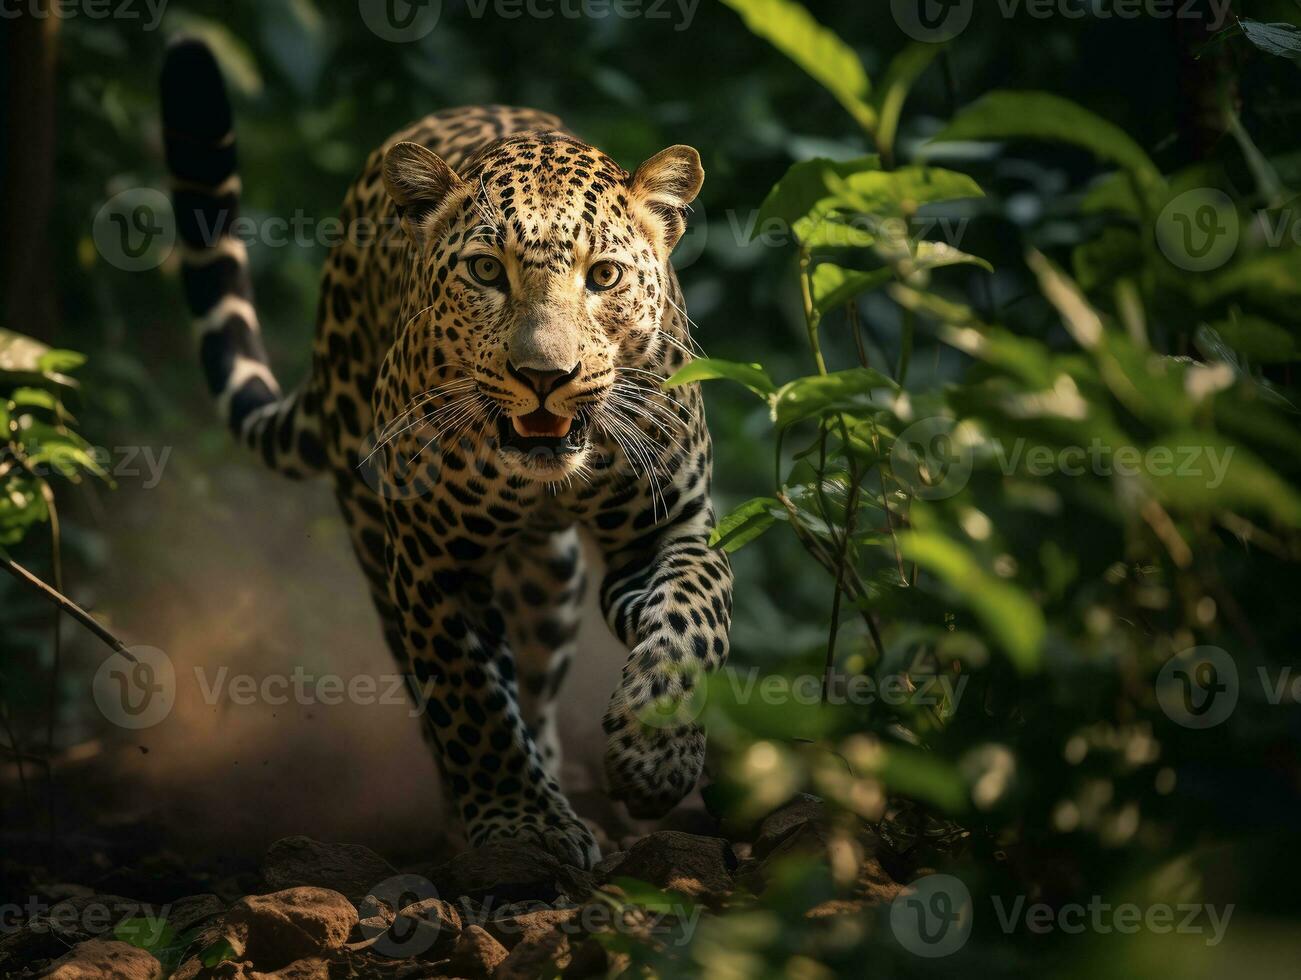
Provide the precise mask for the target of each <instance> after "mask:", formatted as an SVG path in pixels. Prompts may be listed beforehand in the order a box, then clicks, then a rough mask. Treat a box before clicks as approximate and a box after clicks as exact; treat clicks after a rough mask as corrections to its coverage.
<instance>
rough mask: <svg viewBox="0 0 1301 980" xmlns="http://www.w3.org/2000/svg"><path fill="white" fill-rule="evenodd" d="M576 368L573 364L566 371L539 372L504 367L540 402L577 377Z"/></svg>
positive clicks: (511, 366)
mask: <svg viewBox="0 0 1301 980" xmlns="http://www.w3.org/2000/svg"><path fill="white" fill-rule="evenodd" d="M578 367H579V366H578V365H577V364H575V365H574V366H573V367H572V368H570V369H569V370H568V371H540V370H538V369H537V368H519V367H516V366H515V365H514V364H507V365H506V369H507V370H508V371H510V373H511V376H512V377H513V378H515V380H516V381H519V382H520V383H521V384H523V385H525V386H526V387H529V388H532V389H533V390H534V391H535V392H536V393H537V396H538V398H539V399H541V400H542V401H546V398H547V396H548V395H549V394H551V393H552V392H553V391H555V390H556V389H557V388H563V387H564V386H565V385H567V384H569V382H571V381H573V380H574V379H575V378H576V377H578Z"/></svg>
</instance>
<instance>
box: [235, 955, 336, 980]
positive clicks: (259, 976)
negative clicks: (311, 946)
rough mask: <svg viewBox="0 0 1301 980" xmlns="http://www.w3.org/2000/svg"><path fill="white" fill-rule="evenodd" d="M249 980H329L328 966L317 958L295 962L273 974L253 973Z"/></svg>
mask: <svg viewBox="0 0 1301 980" xmlns="http://www.w3.org/2000/svg"><path fill="white" fill-rule="evenodd" d="M250 980H330V964H329V962H328V961H326V960H323V959H321V958H320V957H319V956H311V957H308V958H307V959H304V960H295V961H294V962H293V963H290V964H289V965H288V966H286V967H284V968H283V969H280V970H276V972H275V973H253V974H251V975H250Z"/></svg>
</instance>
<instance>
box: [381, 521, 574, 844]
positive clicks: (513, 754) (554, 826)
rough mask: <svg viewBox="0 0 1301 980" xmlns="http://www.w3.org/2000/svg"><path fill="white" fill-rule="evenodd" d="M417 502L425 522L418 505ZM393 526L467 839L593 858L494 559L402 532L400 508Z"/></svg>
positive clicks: (402, 595)
mask: <svg viewBox="0 0 1301 980" xmlns="http://www.w3.org/2000/svg"><path fill="white" fill-rule="evenodd" d="M412 510H413V519H414V520H415V522H416V523H417V524H420V523H422V519H423V517H424V515H422V514H420V513H419V507H418V506H417V507H414V508H412ZM386 525H387V531H388V546H387V564H388V569H389V583H390V589H391V593H392V597H393V604H394V607H395V608H396V609H397V616H398V631H399V637H400V642H401V644H402V647H403V649H404V650H405V651H406V653H407V657H408V659H409V662H410V665H411V671H412V673H413V674H414V677H415V680H416V682H417V685H418V697H419V699H420V703H421V705H422V708H423V711H424V715H425V720H426V722H427V724H428V726H429V731H430V732H431V734H432V741H433V744H434V748H435V750H436V751H437V753H438V755H439V758H440V761H441V766H442V770H443V772H444V774H445V778H446V781H447V785H448V788H449V790H450V792H451V795H452V798H453V799H454V800H455V801H456V804H457V806H458V808H459V809H460V813H461V818H462V820H463V821H464V824H465V828H466V833H467V835H468V836H469V839H470V843H471V844H473V845H475V846H480V845H483V844H486V843H489V842H492V841H497V840H504V839H524V840H530V841H533V842H535V843H537V844H538V845H540V846H541V847H543V848H545V849H546V850H547V851H549V852H550V853H552V854H554V855H555V856H556V857H558V858H560V859H561V860H562V861H565V862H566V863H569V864H573V865H578V866H580V867H591V866H592V865H593V864H594V863H595V862H596V861H598V860H600V851H599V849H598V848H597V845H596V840H595V838H593V836H592V833H591V831H590V830H588V828H587V826H586V825H585V824H584V823H583V822H582V821H581V820H580V819H579V818H578V816H577V815H576V814H575V813H574V811H573V809H572V808H571V807H570V805H569V801H568V800H566V799H565V797H564V794H562V793H561V791H560V785H559V784H558V783H557V781H556V779H555V777H554V776H552V775H551V774H550V773H549V772H548V771H547V766H546V763H545V762H544V760H543V757H542V752H541V751H540V749H539V747H538V744H537V742H536V741H535V740H534V738H533V735H532V733H531V732H530V730H529V726H528V725H527V724H526V723H525V720H524V716H523V714H522V713H521V711H520V706H519V697H518V691H517V686H516V682H515V659H514V655H513V653H512V652H511V649H510V645H509V642H508V640H507V637H506V622H505V619H504V617H503V616H502V614H501V611H500V610H499V609H498V608H497V607H496V605H495V603H494V602H493V585H492V581H491V574H492V570H491V567H485V566H484V564H483V563H482V562H468V561H466V560H465V559H463V558H454V557H452V556H451V555H450V554H449V553H448V551H447V550H446V548H445V546H444V544H443V543H440V542H437V541H435V540H433V539H432V538H428V539H426V540H425V541H422V540H421V539H420V538H419V537H418V536H415V535H411V534H408V533H404V522H401V521H400V520H399V519H398V518H397V517H396V516H394V513H393V510H390V511H389V513H388V519H387V521H386ZM413 549H414V550H413ZM453 550H454V549H453Z"/></svg>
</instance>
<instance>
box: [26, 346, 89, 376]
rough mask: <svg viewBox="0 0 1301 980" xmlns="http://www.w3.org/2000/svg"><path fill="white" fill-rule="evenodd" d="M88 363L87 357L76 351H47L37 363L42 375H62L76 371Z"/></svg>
mask: <svg viewBox="0 0 1301 980" xmlns="http://www.w3.org/2000/svg"><path fill="white" fill-rule="evenodd" d="M85 363H86V355H85V354H81V353H78V352H77V351H75V350H57V349H56V350H47V351H46V352H45V353H44V354H42V355H41V356H40V359H39V360H38V361H37V368H38V370H39V371H40V372H41V373H42V374H60V373H62V372H64V371H75V370H76V369H77V368H79V367H81V366H82V365H83V364H85Z"/></svg>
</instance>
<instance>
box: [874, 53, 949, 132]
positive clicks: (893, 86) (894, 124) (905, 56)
mask: <svg viewBox="0 0 1301 980" xmlns="http://www.w3.org/2000/svg"><path fill="white" fill-rule="evenodd" d="M943 49H944V45H943V44H931V43H927V42H923V41H914V42H913V43H912V44H910V45H908V47H906V48H904V49H903V50H902V51H900V52H899V53H898V54H897V55H895V56H894V57H893V58H892V59H891V60H890V65H889V67H887V68H886V70H885V75H884V76H883V77H882V79H881V86H880V88H878V89H877V90H876V92H875V93H874V94H873V96H872V105H873V107H874V108H875V109H876V112H877V116H878V118H879V120H880V121H879V123H878V126H877V134H876V136H877V142H878V143H879V144H880V145H881V146H887V147H893V146H894V137H895V133H896V131H897V130H898V128H899V116H900V114H901V113H902V112H903V104H904V101H905V100H906V99H907V98H908V92H909V91H910V90H911V89H912V87H913V84H914V83H915V82H916V81H917V79H918V78H920V77H921V74H922V72H924V71H925V70H926V69H927V68H929V67H930V64H931V62H932V61H934V60H935V56H936V55H938V54H939V53H940V52H941V51H942V50H943Z"/></svg>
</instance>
